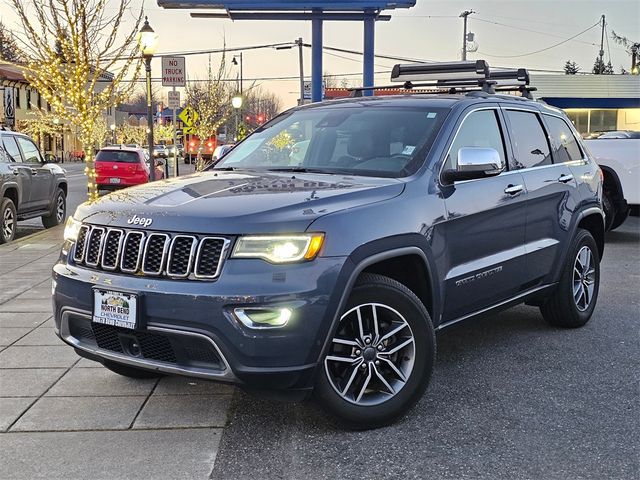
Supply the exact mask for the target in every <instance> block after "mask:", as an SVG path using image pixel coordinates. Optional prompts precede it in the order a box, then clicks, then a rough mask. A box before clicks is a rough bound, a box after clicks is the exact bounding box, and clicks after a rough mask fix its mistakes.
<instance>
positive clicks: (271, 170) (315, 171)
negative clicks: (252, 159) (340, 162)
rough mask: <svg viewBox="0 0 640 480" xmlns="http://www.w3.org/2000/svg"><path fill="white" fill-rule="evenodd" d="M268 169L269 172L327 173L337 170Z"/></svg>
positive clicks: (304, 168)
mask: <svg viewBox="0 0 640 480" xmlns="http://www.w3.org/2000/svg"><path fill="white" fill-rule="evenodd" d="M267 170H268V171H269V172H297V173H325V174H327V175H335V172H333V171H331V170H325V169H322V168H306V167H279V168H268V169H267Z"/></svg>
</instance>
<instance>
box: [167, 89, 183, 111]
mask: <svg viewBox="0 0 640 480" xmlns="http://www.w3.org/2000/svg"><path fill="white" fill-rule="evenodd" d="M167 95H168V100H169V101H168V102H167V103H168V104H169V108H170V109H172V110H176V109H178V108H180V92H179V91H177V90H173V91H171V92H168V93H167Z"/></svg>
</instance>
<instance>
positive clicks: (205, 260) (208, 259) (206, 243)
mask: <svg viewBox="0 0 640 480" xmlns="http://www.w3.org/2000/svg"><path fill="white" fill-rule="evenodd" d="M228 245H229V240H227V239H226V238H220V237H205V238H203V239H202V240H201V241H200V246H199V247H198V256H197V257H196V268H195V274H196V277H200V278H215V277H217V276H218V274H219V273H220V267H221V266H222V261H221V260H222V258H223V257H224V254H225V252H226V249H227V246H228Z"/></svg>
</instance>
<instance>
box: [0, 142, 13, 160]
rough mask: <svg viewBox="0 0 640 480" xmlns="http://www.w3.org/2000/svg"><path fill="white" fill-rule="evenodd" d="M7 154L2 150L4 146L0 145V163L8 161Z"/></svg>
mask: <svg viewBox="0 0 640 480" xmlns="http://www.w3.org/2000/svg"><path fill="white" fill-rule="evenodd" d="M10 161H11V160H9V155H7V154H6V152H5V151H4V147H3V146H2V145H0V163H9V162H10Z"/></svg>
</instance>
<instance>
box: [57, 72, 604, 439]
mask: <svg viewBox="0 0 640 480" xmlns="http://www.w3.org/2000/svg"><path fill="white" fill-rule="evenodd" d="M425 68H426V66H425ZM430 68H431V67H430ZM484 78H485V80H484V81H475V80H474V82H475V84H471V85H467V84H465V85H462V86H461V87H459V88H456V89H454V87H451V86H450V85H451V84H447V85H446V88H447V90H449V89H450V91H451V92H455V93H445V94H440V95H434V94H432V92H430V91H428V92H425V93H424V94H411V95H400V96H386V97H368V98H365V97H359V98H351V99H345V100H340V101H333V102H326V103H320V104H314V105H308V106H304V107H299V108H294V109H292V110H289V111H287V112H285V113H283V114H281V115H280V116H278V117H277V118H275V119H274V120H273V121H271V122H269V123H268V124H266V125H264V126H262V127H261V128H259V129H258V130H257V131H255V132H254V133H253V134H252V135H251V136H249V137H248V138H247V139H246V140H244V141H243V142H242V143H240V144H239V145H237V146H236V147H235V148H234V149H233V150H232V151H231V152H230V153H228V154H227V155H226V156H225V157H224V158H223V159H222V160H221V161H220V162H218V163H217V164H216V165H215V166H214V167H213V168H211V169H210V170H209V171H206V172H203V173H198V174H194V175H190V176H187V177H181V178H177V179H171V180H167V181H163V182H156V183H153V184H149V185H144V186H140V187H134V188H131V189H128V190H126V191H124V192H122V193H114V194H111V195H108V196H106V197H103V198H102V199H100V200H97V201H95V202H91V203H85V204H83V205H81V206H80V207H79V208H78V210H77V211H76V213H75V215H74V216H73V217H72V218H70V219H69V221H68V224H67V228H66V231H65V242H64V246H63V248H62V253H61V256H60V259H59V261H58V262H57V264H56V265H55V266H54V268H53V292H54V293H53V301H54V308H55V326H56V328H57V331H58V334H59V335H60V337H61V338H62V339H63V340H64V341H65V342H67V343H68V344H69V345H71V346H73V347H74V348H75V349H76V351H77V353H78V354H79V355H81V356H83V357H87V358H90V359H93V360H96V361H98V362H101V363H102V364H104V366H105V367H107V368H109V369H111V370H113V371H115V372H117V373H120V374H122V375H126V376H129V377H147V376H154V375H160V374H181V375H189V376H195V377H202V378H207V379H212V380H219V381H224V382H233V383H236V384H238V385H240V386H242V387H244V388H246V389H248V390H252V391H261V390H269V391H270V393H273V392H274V391H278V392H281V393H282V392H286V393H288V394H289V395H291V396H296V397H303V396H306V395H307V394H309V393H312V392H313V394H314V395H315V397H316V398H317V399H318V400H319V401H320V403H321V404H322V405H323V406H324V407H325V408H326V409H327V410H328V411H329V412H330V413H331V414H333V415H334V416H335V417H337V418H338V419H340V420H341V421H342V422H343V423H344V424H345V425H348V426H352V427H356V428H370V427H375V426H379V425H384V424H387V423H389V422H392V421H393V420H394V419H396V418H397V417H398V416H399V415H401V414H403V412H405V411H406V410H407V409H408V408H409V407H410V406H411V405H413V404H414V403H415V402H416V401H417V400H418V399H419V398H420V397H421V395H422V394H423V392H424V391H425V389H426V388H427V385H428V383H429V379H430V376H431V372H432V370H433V366H434V360H435V354H436V338H435V331H437V330H441V329H444V328H445V327H447V326H449V325H452V324H454V323H457V322H460V321H462V320H466V319H470V318H472V317H477V316H479V315H482V314H487V313H491V312H495V311H498V310H500V309H504V308H508V307H510V306H512V305H516V304H519V303H523V302H526V303H527V304H528V305H533V306H537V307H539V308H540V311H541V313H542V317H543V318H544V319H545V320H546V321H547V322H549V323H550V324H552V325H555V326H562V327H570V328H573V327H580V326H582V325H584V324H585V323H587V321H588V320H589V318H590V317H591V314H592V313H593V310H594V307H595V304H596V299H597V296H598V286H599V274H600V266H599V264H600V258H601V257H602V253H603V248H604V223H603V212H602V206H601V194H602V178H601V172H600V170H599V168H598V166H597V165H596V164H595V163H594V162H593V160H592V159H591V158H589V156H588V153H587V151H586V150H585V148H584V147H583V145H582V142H581V140H580V137H579V136H578V135H577V133H576V131H575V130H574V128H573V127H572V126H571V123H570V122H569V121H568V120H567V118H566V116H565V115H564V114H563V113H562V111H560V110H557V109H555V108H551V107H548V106H546V105H544V104H542V103H539V102H536V101H533V100H530V99H527V98H523V97H518V96H513V95H501V94H497V93H495V92H496V91H497V90H498V91H499V89H498V88H494V87H493V85H494V83H493V81H491V78H492V77H490V76H489V75H488V74H487V75H485V77H484ZM456 85H457V84H456ZM412 86H413V85H410V84H405V87H406V88H408V87H412ZM437 86H438V87H441V85H440V84H438V85H437ZM503 88H506V87H503ZM519 88H520V90H521V91H522V92H523V93H524V94H526V95H529V91H530V90H531V89H530V88H524V87H522V86H521V87H519ZM358 92H359V91H357V92H356V93H358ZM306 141H308V142H309V143H308V147H307V148H306V152H305V153H304V155H298V154H296V155H293V156H292V152H291V146H293V145H296V144H300V143H301V142H306Z"/></svg>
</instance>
